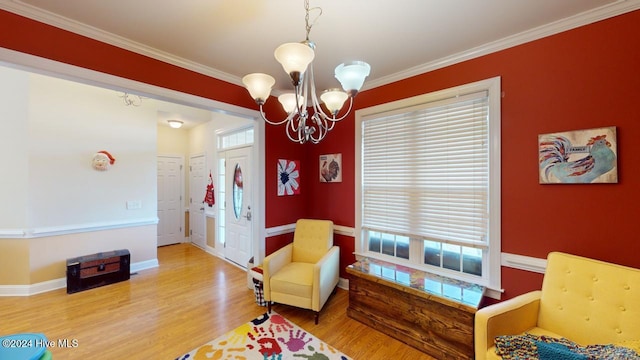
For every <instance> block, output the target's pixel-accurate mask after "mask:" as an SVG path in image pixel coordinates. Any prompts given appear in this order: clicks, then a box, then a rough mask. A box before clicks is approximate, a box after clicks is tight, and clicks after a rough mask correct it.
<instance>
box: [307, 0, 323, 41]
mask: <svg viewBox="0 0 640 360" xmlns="http://www.w3.org/2000/svg"><path fill="white" fill-rule="evenodd" d="M304 10H305V13H306V14H305V17H304V22H305V25H306V26H305V28H306V30H307V39H306V40H307V41H309V33H310V32H311V28H312V27H313V25H314V24H315V23H316V21H317V20H318V18H319V17H320V15H322V8H320V7H313V8H309V0H304ZM311 11H318V15H316V17H315V18H313V21H312V22H311V23H309V13H310V12H311Z"/></svg>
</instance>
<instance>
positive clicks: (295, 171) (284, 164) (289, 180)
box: [278, 159, 300, 196]
mask: <svg viewBox="0 0 640 360" xmlns="http://www.w3.org/2000/svg"><path fill="white" fill-rule="evenodd" d="M298 194H300V161H299V160H284V159H279V160H278V196H285V195H298Z"/></svg>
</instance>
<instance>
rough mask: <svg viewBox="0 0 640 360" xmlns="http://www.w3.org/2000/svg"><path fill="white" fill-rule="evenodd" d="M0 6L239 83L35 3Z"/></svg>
mask: <svg viewBox="0 0 640 360" xmlns="http://www.w3.org/2000/svg"><path fill="white" fill-rule="evenodd" d="M0 9H3V10H6V11H9V12H12V13H15V14H18V15H21V16H24V17H27V18H30V19H33V20H36V21H39V22H42V23H45V24H48V25H51V26H55V27H57V28H60V29H63V30H67V31H71V32H73V33H76V34H80V35H82V36H86V37H88V38H91V39H95V40H98V41H101V42H104V43H107V44H110V45H114V46H117V47H119V48H122V49H125V50H129V51H132V52H135V53H138V54H142V55H145V56H148V57H150V58H153V59H156V60H160V61H163V62H166V63H169V64H172V65H176V66H179V67H181V68H184V69H188V70H192V71H195V72H198V73H201V74H204V75H207V76H211V77H214V78H216V79H218V80H223V81H226V82H230V83H233V84H236V85H240V86H242V81H241V79H240V78H239V77H237V76H234V75H231V74H228V73H226V72H223V71H220V70H217V69H213V68H211V67H208V66H204V65H202V64H199V63H196V62H194V61H191V60H187V59H184V58H181V57H179V56H175V55H173V54H170V53H167V52H164V51H161V50H158V49H156V48H153V47H150V46H147V45H145V44H141V43H139V42H136V41H133V40H130V39H127V38H124V37H122V36H118V35H115V34H113V33H110V32H106V31H103V30H100V29H98V28H95V27H93V26H89V25H87V24H84V23H81V22H78V21H75V20H72V19H69V18H66V17H63V16H60V15H57V14H54V13H52V12H49V11H46V10H43V9H40V8H38V7H35V6H32V5H29V4H25V3H24V2H22V1H20V0H1V1H0Z"/></svg>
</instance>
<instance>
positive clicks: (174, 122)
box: [167, 120, 184, 129]
mask: <svg viewBox="0 0 640 360" xmlns="http://www.w3.org/2000/svg"><path fill="white" fill-rule="evenodd" d="M167 122H168V123H169V126H171V127H172V128H174V129H179V128H181V127H182V124H184V122H182V121H180V120H167Z"/></svg>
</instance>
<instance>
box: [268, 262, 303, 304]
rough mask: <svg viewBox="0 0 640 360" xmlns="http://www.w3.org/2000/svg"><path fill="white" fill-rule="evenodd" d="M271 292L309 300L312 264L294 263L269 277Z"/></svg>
mask: <svg viewBox="0 0 640 360" xmlns="http://www.w3.org/2000/svg"><path fill="white" fill-rule="evenodd" d="M270 285H271V291H275V292H278V293H284V294H290V295H293V296H300V297H303V298H308V299H311V295H312V293H313V264H309V263H300V262H294V263H289V264H287V265H285V266H284V267H283V268H282V269H280V271H278V272H277V273H275V274H274V275H273V276H272V277H271V284H270Z"/></svg>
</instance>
